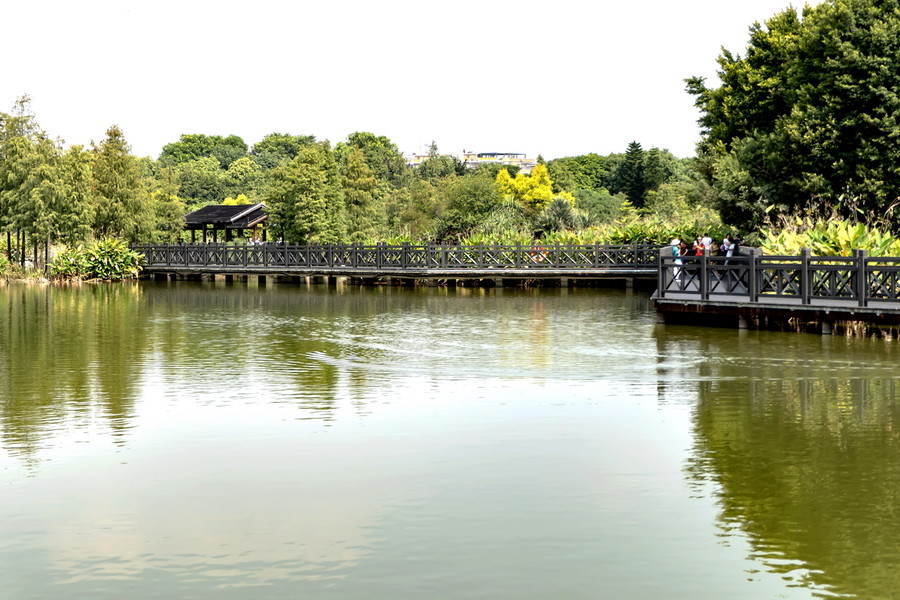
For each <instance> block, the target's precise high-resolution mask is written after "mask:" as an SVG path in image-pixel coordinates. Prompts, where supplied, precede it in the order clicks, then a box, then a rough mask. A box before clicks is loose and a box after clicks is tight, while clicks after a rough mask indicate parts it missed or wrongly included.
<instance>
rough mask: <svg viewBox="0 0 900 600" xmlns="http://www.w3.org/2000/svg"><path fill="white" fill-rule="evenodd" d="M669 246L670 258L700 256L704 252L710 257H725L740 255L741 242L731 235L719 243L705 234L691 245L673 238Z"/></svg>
mask: <svg viewBox="0 0 900 600" xmlns="http://www.w3.org/2000/svg"><path fill="white" fill-rule="evenodd" d="M670 245H671V247H672V256H702V255H703V252H704V251H708V252H709V254H711V255H715V256H727V257H731V256H737V255H739V254H740V253H741V240H740V239H739V238H737V237H735V236H732V235H726V236H725V238H724V239H723V240H722V242H721V243H719V241H718V240H716V238H714V237H711V236H710V235H709V234H706V233H705V234H703V235H702V236H700V237H698V238H697V239H695V240H694V241H693V242H691V243H688V242H684V241H682V240H680V239H678V238H673V239H672V241H671V242H670Z"/></svg>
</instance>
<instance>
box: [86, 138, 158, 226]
mask: <svg viewBox="0 0 900 600" xmlns="http://www.w3.org/2000/svg"><path fill="white" fill-rule="evenodd" d="M93 151H94V164H93V167H94V168H93V182H94V194H95V195H94V202H95V205H94V222H93V229H94V233H95V234H96V235H97V236H99V237H105V236H120V237H123V238H125V239H126V240H128V241H140V240H142V239H143V240H146V239H148V237H149V234H150V231H151V230H152V227H153V222H154V216H153V211H152V210H151V208H152V207H151V206H150V197H149V195H148V193H147V191H146V189H145V188H144V185H143V181H142V178H141V170H140V165H139V164H138V161H137V159H136V158H135V157H134V156H132V155H131V147H130V146H129V145H128V142H126V141H125V136H124V135H123V134H122V130H121V129H119V128H118V127H117V126H115V125H113V126H112V127H110V128H109V129H108V130H107V131H106V138H105V139H104V140H103V141H102V142H100V145H99V146H95V147H94V149H93Z"/></svg>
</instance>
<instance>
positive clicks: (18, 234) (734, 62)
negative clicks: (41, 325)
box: [0, 0, 900, 258]
mask: <svg viewBox="0 0 900 600" xmlns="http://www.w3.org/2000/svg"><path fill="white" fill-rule="evenodd" d="M897 40H900V0H825V1H824V2H822V3H820V4H819V5H817V6H815V7H811V8H810V7H807V8H804V9H803V10H802V11H797V10H796V9H793V8H788V9H786V10H784V11H782V12H780V13H778V14H777V15H775V16H774V17H772V18H771V19H769V20H768V21H766V22H765V23H764V24H759V23H755V24H753V25H752V26H751V27H750V41H749V45H748V47H747V49H746V53H745V54H744V56H740V55H737V54H732V53H731V52H729V51H727V50H724V51H723V53H722V55H721V56H720V57H719V59H718V61H719V66H720V71H719V79H720V85H719V86H718V87H710V86H708V85H707V83H706V82H705V81H704V80H703V79H702V78H699V77H693V78H690V79H687V80H686V83H687V91H688V93H689V94H692V95H693V96H694V98H695V102H696V105H697V107H698V108H699V110H700V114H701V117H700V120H699V123H700V126H701V141H700V143H699V144H698V151H697V155H696V156H695V157H691V158H678V157H675V156H673V155H672V154H671V153H669V152H668V151H666V150H664V149H660V148H650V149H649V150H645V149H644V148H643V147H642V146H641V145H640V144H639V143H637V142H633V143H631V144H629V146H628V147H627V148H625V149H624V151H623V152H621V153H612V154H608V155H605V156H603V155H598V154H587V155H581V156H571V157H564V158H556V159H553V160H549V161H544V160H542V159H540V158H539V160H538V165H537V166H536V167H535V168H534V170H533V171H532V172H531V173H530V174H525V173H521V172H517V169H516V168H514V167H507V166H503V165H497V164H486V165H482V166H480V167H479V168H477V169H469V168H467V167H466V166H465V165H464V164H462V163H461V162H460V161H459V159H457V158H455V157H453V156H448V155H444V154H441V153H440V152H439V151H438V148H437V146H436V145H435V144H432V146H431V149H430V151H429V153H428V156H427V158H426V159H425V160H424V161H423V162H422V163H421V164H418V165H416V166H414V167H411V166H408V165H407V164H406V161H405V160H404V157H403V155H402V154H401V152H400V151H399V149H398V148H397V146H396V145H395V144H394V143H393V142H392V141H391V140H390V139H389V138H388V137H385V136H380V135H376V134H373V133H369V132H356V133H353V134H351V135H349V136H348V137H347V139H346V140H343V141H340V142H337V143H335V144H332V143H331V142H329V141H327V140H317V139H316V137H315V136H314V135H295V134H286V133H271V134H269V135H267V136H265V137H264V138H263V139H261V140H259V141H258V142H256V143H254V144H252V145H249V144H247V143H246V142H245V141H244V140H243V139H241V138H240V137H238V136H234V135H227V136H219V135H205V134H185V135H182V136H181V137H180V139H178V140H176V141H173V142H172V143H170V144H167V145H165V146H164V147H163V148H162V151H161V153H160V154H159V156H158V157H156V158H149V157H145V158H139V157H135V156H133V155H132V154H131V152H130V148H129V145H128V143H127V141H126V139H125V136H124V134H123V132H122V131H121V130H120V129H119V128H118V127H115V126H113V127H110V128H109V130H107V132H106V135H105V137H104V138H103V139H102V140H101V141H100V142H99V143H96V144H91V145H90V147H87V148H85V147H81V146H69V147H66V146H65V145H64V144H63V143H62V142H60V141H59V140H56V139H53V138H52V137H51V136H50V135H49V134H47V133H46V132H44V131H43V130H41V128H40V127H39V126H38V124H37V121H36V119H35V117H34V115H33V114H31V113H30V108H29V102H28V99H27V97H24V98H22V99H20V100H19V101H18V102H16V104H15V105H14V106H13V108H12V110H11V111H10V112H9V113H0V235H2V237H0V245H2V246H3V247H5V249H6V252H7V254H8V255H9V256H16V257H19V258H21V257H23V256H24V255H25V253H26V250H27V249H29V248H31V249H33V251H34V254H35V255H37V254H38V251H37V249H38V248H39V247H41V246H43V247H44V248H49V247H50V246H51V245H72V244H78V243H81V242H84V241H89V240H91V239H97V238H101V237H107V236H113V237H117V238H120V239H123V240H126V241H142V242H143V241H151V242H154V241H176V240H181V239H184V232H183V230H182V224H183V216H184V214H186V213H187V212H189V211H191V210H194V209H197V208H199V207H201V206H205V205H208V204H219V203H245V202H253V203H256V202H263V203H265V204H266V205H267V206H268V207H269V209H270V221H269V225H270V239H281V240H284V241H289V242H321V243H328V242H375V241H387V242H390V241H417V242H422V241H446V240H454V241H461V242H471V243H477V242H491V241H495V242H523V243H528V242H530V241H531V240H533V239H535V238H540V239H544V240H557V241H565V242H579V241H581V242H630V241H646V242H663V243H664V242H667V241H668V239H669V238H671V237H680V238H682V239H684V238H688V239H690V238H691V237H693V236H697V235H700V234H701V233H708V234H711V235H713V236H714V237H719V238H720V239H721V237H722V236H723V235H724V234H725V233H727V232H731V231H736V232H738V233H740V234H742V235H745V236H747V238H748V239H749V240H753V235H754V234H755V233H756V232H759V231H763V232H765V231H769V232H774V231H777V230H778V229H779V228H784V227H790V226H791V225H790V224H791V223H801V225H799V226H797V227H806V225H803V224H804V223H805V224H807V225H808V224H809V223H814V222H815V220H816V219H825V220H832V221H833V220H845V221H846V222H847V225H846V227H844V228H843V229H842V230H843V231H850V230H851V225H854V224H855V223H857V222H865V223H866V224H868V225H872V226H875V227H878V228H881V230H884V231H892V230H893V231H896V230H897V228H896V226H895V225H894V218H893V216H894V215H893V211H894V209H895V208H896V206H897V205H898V203H900V145H898V144H897V140H898V139H900V124H898V117H897V115H898V114H900V68H898V67H900V44H898V42H897ZM4 238H5V239H4Z"/></svg>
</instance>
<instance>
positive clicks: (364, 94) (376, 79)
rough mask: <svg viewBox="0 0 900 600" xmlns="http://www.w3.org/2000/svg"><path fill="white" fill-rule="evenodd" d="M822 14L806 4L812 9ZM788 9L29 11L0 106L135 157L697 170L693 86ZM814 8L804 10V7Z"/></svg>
mask: <svg viewBox="0 0 900 600" xmlns="http://www.w3.org/2000/svg"><path fill="white" fill-rule="evenodd" d="M815 3H816V2H812V4H815ZM790 4H791V2H790V0H748V1H735V0H683V1H682V2H673V1H672V0H615V1H609V0H594V1H591V0H578V1H574V0H555V1H552V2H535V1H532V0H523V1H519V2H496V1H495V2H491V1H486V2H453V3H449V2H434V1H431V0H419V1H417V2H410V1H406V0H402V1H401V0H377V1H376V0H369V1H358V0H317V1H315V2H312V1H306V0H295V1H294V2H290V1H288V0H282V1H271V0H253V1H249V2H248V1H246V0H244V1H241V2H236V1H229V0H217V1H215V2H208V1H199V0H179V1H172V0H156V1H154V2H147V1H140V2H137V1H130V0H81V1H78V2H73V1H72V0H22V1H16V2H9V3H6V4H5V5H4V7H3V11H2V13H3V17H4V21H5V24H4V27H3V33H2V35H0V56H2V57H3V59H2V69H0V111H3V112H8V111H9V110H10V109H11V107H12V105H13V102H14V101H15V99H16V98H17V97H19V96H21V95H22V94H28V95H29V96H31V99H32V109H33V111H34V112H35V114H36V116H37V120H38V122H39V124H40V125H41V126H42V127H43V128H44V129H45V130H46V131H47V132H48V133H49V134H50V135H52V136H54V137H59V138H62V139H63V140H64V141H65V142H66V143H67V144H84V145H87V144H90V142H91V141H100V140H101V139H102V138H103V136H104V133H105V131H106V129H107V128H108V127H109V126H110V125H113V124H115V125H118V126H119V127H120V128H121V129H122V130H123V131H124V133H125V137H126V139H127V140H128V141H129V143H130V144H131V146H132V150H133V152H134V153H135V154H137V155H139V156H152V157H154V158H155V157H157V156H158V155H159V152H160V150H161V149H162V146H163V145H165V144H167V143H169V142H173V141H176V140H177V139H178V137H179V136H180V135H181V134H183V133H205V134H209V135H230V134H235V135H239V136H241V137H242V138H243V139H244V141H246V142H247V143H248V144H251V145H252V144H253V143H254V142H257V141H259V140H260V139H261V138H262V137H263V136H264V135H266V134H267V133H271V132H275V131H277V132H281V133H291V134H303V135H310V134H311V135H315V136H316V138H317V139H320V140H323V139H328V140H331V141H332V142H333V143H336V142H339V141H342V140H344V139H346V137H347V135H348V134H350V133H352V132H354V131H371V132H373V133H375V134H377V135H384V136H387V137H389V138H390V139H391V140H392V141H393V142H394V143H396V144H397V145H398V146H399V148H400V150H401V151H402V152H404V153H406V154H410V153H413V152H417V151H420V150H422V149H424V148H425V147H426V146H427V144H428V143H429V142H431V141H432V140H434V141H436V142H437V144H438V147H439V149H440V151H442V152H446V153H459V152H461V151H462V150H463V149H466V150H474V151H478V152H522V153H526V154H528V156H529V157H532V158H534V157H536V156H537V155H538V154H542V155H543V156H544V157H545V158H547V159H550V158H556V157H560V156H572V155H579V154H586V153H588V152H596V153H598V154H609V153H610V152H622V151H624V150H625V147H626V145H627V144H628V143H629V142H631V141H633V140H634V141H637V142H640V143H641V144H642V145H643V147H644V148H651V147H654V146H655V147H659V148H666V149H668V150H671V151H672V152H673V153H675V154H676V155H678V156H691V155H693V153H694V144H695V143H696V142H697V140H698V138H699V133H698V128H697V124H696V119H697V117H698V113H697V111H696V109H695V108H694V106H693V99H692V98H691V97H690V96H688V95H687V94H686V93H685V91H684V79H685V78H686V77H690V76H692V75H702V76H705V77H707V79H709V80H710V81H711V82H713V83H715V82H716V81H717V80H716V79H715V73H716V62H715V59H716V57H717V56H718V55H719V54H720V48H721V47H725V48H727V49H729V50H731V51H733V52H738V53H740V54H743V53H744V50H745V48H746V45H747V41H748V37H749V34H748V30H749V27H750V25H751V24H752V23H753V22H754V21H760V22H762V21H765V20H766V19H768V18H769V17H771V16H772V15H774V14H775V13H777V12H780V11H781V10H783V9H785V8H787V7H788V6H789V5H790ZM794 5H795V6H802V2H801V3H797V2H795V3H794Z"/></svg>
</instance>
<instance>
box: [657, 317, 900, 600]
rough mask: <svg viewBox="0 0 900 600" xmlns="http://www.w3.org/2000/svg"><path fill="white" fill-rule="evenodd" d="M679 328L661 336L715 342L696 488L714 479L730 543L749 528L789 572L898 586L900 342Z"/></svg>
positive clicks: (809, 581)
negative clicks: (899, 358) (898, 361)
mask: <svg viewBox="0 0 900 600" xmlns="http://www.w3.org/2000/svg"><path fill="white" fill-rule="evenodd" d="M678 331H679V330H678V328H668V333H660V334H659V338H658V339H659V343H660V344H662V345H663V346H666V347H670V346H672V347H679V346H680V347H681V351H685V350H686V351H688V352H690V353H692V354H695V355H697V354H699V355H701V356H707V359H706V360H704V362H703V365H704V366H703V368H702V369H698V370H696V371H695V372H694V376H693V378H694V385H695V386H696V389H697V392H698V397H699V402H698V404H697V407H696V411H695V414H694V418H693V421H694V429H695V434H696V445H695V448H694V452H693V457H692V458H691V459H690V460H689V461H688V466H687V472H688V474H689V477H690V479H691V481H692V482H693V484H694V485H695V489H697V490H708V489H709V484H710V483H711V484H713V489H714V490H715V492H714V493H715V494H716V496H717V497H718V499H719V505H720V507H721V512H720V514H719V526H720V529H721V536H722V539H723V543H726V544H727V543H730V540H732V539H733V537H734V536H735V535H737V536H740V537H746V539H748V540H749V542H750V544H751V547H752V557H753V558H754V559H755V560H757V561H758V562H759V563H760V568H761V569H764V570H767V571H769V572H772V573H777V574H779V575H780V576H781V577H782V578H783V579H784V580H785V581H786V582H788V585H789V586H793V587H806V588H810V589H813V590H818V591H819V593H820V594H824V595H832V594H838V595H846V596H848V597H858V598H866V599H878V598H894V597H896V596H895V595H894V594H895V590H896V589H897V583H898V575H897V569H896V565H897V564H900V547H898V546H897V544H896V540H897V539H898V536H900V521H898V519H896V514H895V513H896V511H897V508H898V506H900V503H898V498H897V492H898V490H900V427H898V426H900V401H898V399H900V395H898V392H900V380H898V378H897V377H896V375H895V374H894V373H895V366H894V365H895V363H894V358H895V355H896V353H897V350H896V348H894V347H893V345H885V343H884V342H883V341H879V340H866V339H847V338H819V337H817V336H806V335H801V336H793V337H784V336H782V335H779V334H768V333H765V332H760V333H758V334H754V333H750V334H747V333H745V334H743V335H741V336H734V337H733V338H732V339H726V338H724V337H719V336H718V335H716V334H713V335H711V336H703V338H704V339H701V338H700V337H694V336H693V335H679V333H678ZM691 340H693V341H691ZM670 342H671V343H670ZM714 353H715V354H714ZM723 353H724V356H722V354H723ZM663 362H664V363H665V361H663ZM662 368H664V369H668V368H670V367H667V366H664V367H662ZM676 368H677V367H676ZM749 575H750V577H751V578H752V577H753V576H754V574H753V573H752V572H751V573H749Z"/></svg>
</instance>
